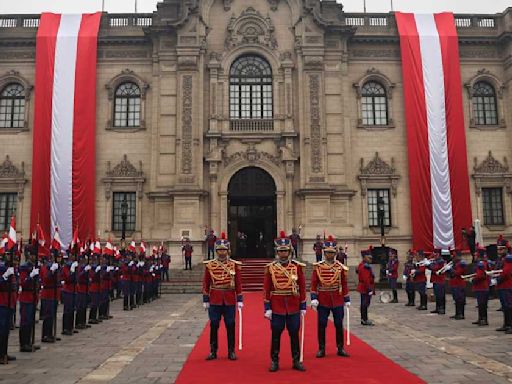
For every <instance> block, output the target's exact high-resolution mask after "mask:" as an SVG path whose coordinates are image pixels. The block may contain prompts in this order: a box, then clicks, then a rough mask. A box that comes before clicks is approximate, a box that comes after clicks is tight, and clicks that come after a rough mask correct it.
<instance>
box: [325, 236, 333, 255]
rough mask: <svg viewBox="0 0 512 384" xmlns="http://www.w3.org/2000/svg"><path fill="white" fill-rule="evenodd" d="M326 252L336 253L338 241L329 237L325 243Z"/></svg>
mask: <svg viewBox="0 0 512 384" xmlns="http://www.w3.org/2000/svg"><path fill="white" fill-rule="evenodd" d="M323 248H324V252H336V240H334V238H333V237H332V236H331V235H329V237H328V238H327V240H325V241H324V247H323Z"/></svg>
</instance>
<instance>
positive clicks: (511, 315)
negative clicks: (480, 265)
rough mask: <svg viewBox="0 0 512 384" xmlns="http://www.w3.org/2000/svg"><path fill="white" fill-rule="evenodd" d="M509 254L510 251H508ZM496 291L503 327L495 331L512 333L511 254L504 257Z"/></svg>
mask: <svg viewBox="0 0 512 384" xmlns="http://www.w3.org/2000/svg"><path fill="white" fill-rule="evenodd" d="M509 252H510V251H509ZM496 281H497V289H498V295H499V298H500V302H501V308H502V309H503V326H502V327H501V328H498V329H497V331H505V332H506V333H507V334H511V333H512V254H510V253H509V254H508V255H507V256H505V260H504V263H503V267H502V269H501V272H500V273H499V275H498V277H497V278H496Z"/></svg>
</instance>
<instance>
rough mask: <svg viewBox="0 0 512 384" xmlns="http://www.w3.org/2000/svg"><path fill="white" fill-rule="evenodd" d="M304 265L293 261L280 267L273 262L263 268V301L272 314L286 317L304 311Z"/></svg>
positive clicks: (278, 263)
mask: <svg viewBox="0 0 512 384" xmlns="http://www.w3.org/2000/svg"><path fill="white" fill-rule="evenodd" d="M303 268H304V264H302V263H299V262H297V261H295V260H292V261H288V262H287V264H284V265H282V264H281V263H280V262H279V261H277V260H276V261H274V262H272V263H270V264H268V265H267V266H266V267H265V278H264V280H263V299H264V302H265V304H266V307H267V306H268V305H269V306H270V309H271V310H272V312H273V313H275V314H277V315H286V314H293V313H297V312H299V311H300V310H301V308H302V309H305V305H306V279H305V277H304V270H303Z"/></svg>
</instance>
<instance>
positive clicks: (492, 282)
mask: <svg viewBox="0 0 512 384" xmlns="http://www.w3.org/2000/svg"><path fill="white" fill-rule="evenodd" d="M497 284H498V280H497V279H495V278H492V279H491V284H490V285H491V286H493V285H497Z"/></svg>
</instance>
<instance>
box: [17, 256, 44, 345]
mask: <svg viewBox="0 0 512 384" xmlns="http://www.w3.org/2000/svg"><path fill="white" fill-rule="evenodd" d="M19 272H20V276H19V284H20V288H21V292H20V293H19V297H18V300H19V302H20V332H19V337H20V352H34V351H35V349H36V348H34V347H33V346H32V326H33V324H34V319H35V316H34V309H35V304H34V295H35V290H36V286H37V284H38V279H39V268H37V269H36V268H34V264H33V263H32V262H31V261H30V260H28V261H27V262H25V263H23V264H21V265H20V268H19ZM36 303H37V299H36Z"/></svg>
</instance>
